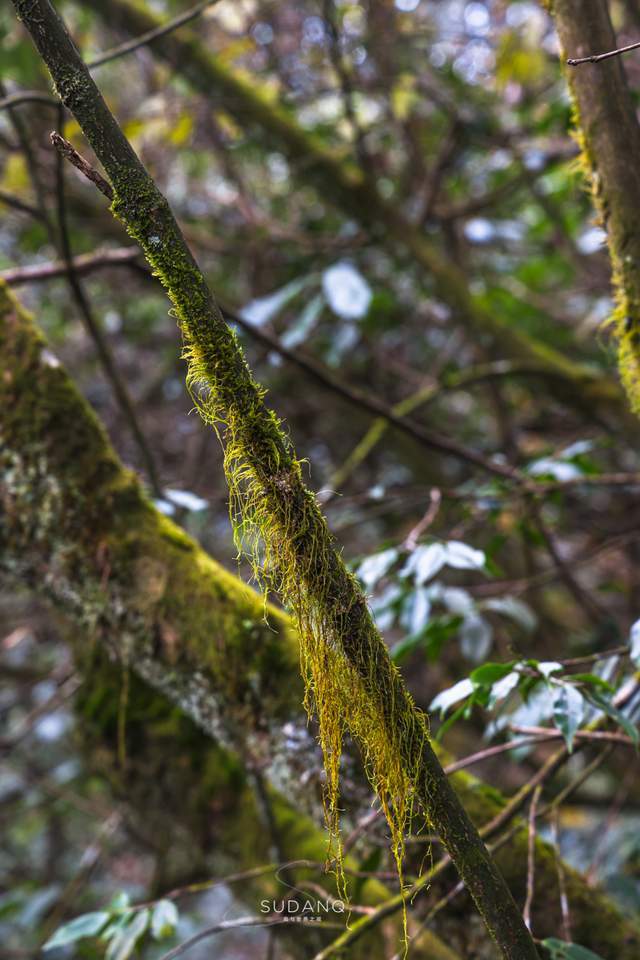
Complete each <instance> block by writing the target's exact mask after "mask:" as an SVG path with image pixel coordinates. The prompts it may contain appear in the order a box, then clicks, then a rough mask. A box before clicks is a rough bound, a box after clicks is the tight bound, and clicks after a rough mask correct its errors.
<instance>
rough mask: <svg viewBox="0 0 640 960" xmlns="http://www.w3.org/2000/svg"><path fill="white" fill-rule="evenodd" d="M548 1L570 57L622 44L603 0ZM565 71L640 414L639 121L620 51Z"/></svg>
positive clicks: (630, 387) (621, 347)
mask: <svg viewBox="0 0 640 960" xmlns="http://www.w3.org/2000/svg"><path fill="white" fill-rule="evenodd" d="M548 6H549V8H550V10H551V12H552V14H553V16H554V19H555V23H556V26H557V30H558V35H559V37H560V43H561V46H562V50H563V57H564V58H565V59H567V58H573V59H577V58H580V57H587V56H590V55H592V54H597V53H604V52H606V51H608V50H613V49H615V48H616V47H617V45H618V44H617V42H616V36H615V33H614V30H613V27H612V25H611V19H610V16H609V9H608V4H606V3H604V2H602V0H553V2H551V3H549V4H548ZM633 55H634V54H631V56H633ZM566 71H567V77H568V81H569V87H570V90H571V95H572V98H573V104H574V119H575V126H576V135H577V139H578V141H579V143H580V145H581V147H582V159H583V167H584V171H585V174H586V176H587V177H588V179H589V181H590V183H591V189H592V193H593V198H594V203H595V205H596V208H597V210H598V212H599V214H600V218H601V223H602V226H603V227H604V229H605V230H606V232H607V241H608V246H609V254H610V257H611V267H612V273H613V287H614V294H615V299H616V309H615V312H614V315H613V317H612V319H611V321H610V322H611V324H612V326H613V329H614V333H615V336H616V339H617V341H618V353H619V363H620V373H621V377H622V381H623V383H624V386H625V389H626V391H627V393H628V395H629V399H630V401H631V405H632V408H633V410H634V411H635V412H636V413H640V229H639V227H638V215H639V213H640V124H638V118H637V115H636V109H635V107H634V104H633V99H632V96H631V91H630V90H629V86H628V83H627V77H626V73H625V68H624V62H623V59H622V57H614V58H612V59H609V60H604V61H602V62H600V63H586V64H582V65H580V66H576V67H567V68H566Z"/></svg>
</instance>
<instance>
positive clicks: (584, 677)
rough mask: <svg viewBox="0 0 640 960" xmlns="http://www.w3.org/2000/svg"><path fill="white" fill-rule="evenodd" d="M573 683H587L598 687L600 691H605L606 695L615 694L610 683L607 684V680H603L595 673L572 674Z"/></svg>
mask: <svg viewBox="0 0 640 960" xmlns="http://www.w3.org/2000/svg"><path fill="white" fill-rule="evenodd" d="M571 682H572V683H576V682H577V683H587V684H589V685H590V686H592V687H597V688H598V689H599V690H603V691H604V692H605V693H614V692H615V691H614V689H613V687H612V686H611V684H610V683H607V681H606V680H603V679H602V677H598V676H597V675H596V674H595V673H572V674H571Z"/></svg>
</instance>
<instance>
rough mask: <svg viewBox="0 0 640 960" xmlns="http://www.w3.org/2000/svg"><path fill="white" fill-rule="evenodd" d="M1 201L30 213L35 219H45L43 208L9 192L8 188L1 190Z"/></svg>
mask: <svg viewBox="0 0 640 960" xmlns="http://www.w3.org/2000/svg"><path fill="white" fill-rule="evenodd" d="M0 203H4V204H6V206H7V207H13V209H14V210H19V211H20V213H28V214H29V216H30V217H33V218H34V219H35V220H44V217H43V215H42V211H41V210H39V209H38V208H37V207H33V206H32V205H31V204H30V203H26V202H25V201H24V200H21V199H20V197H14V196H13V194H12V193H7V191H6V190H0Z"/></svg>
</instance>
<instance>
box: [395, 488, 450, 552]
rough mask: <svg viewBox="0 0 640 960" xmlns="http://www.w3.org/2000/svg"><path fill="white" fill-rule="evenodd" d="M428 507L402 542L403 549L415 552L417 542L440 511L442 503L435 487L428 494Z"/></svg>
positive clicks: (440, 495)
mask: <svg viewBox="0 0 640 960" xmlns="http://www.w3.org/2000/svg"><path fill="white" fill-rule="evenodd" d="M429 499H430V502H429V507H428V508H427V511H426V513H425V515H424V516H423V517H422V519H421V520H420V521H419V523H417V524H416V525H415V527H414V528H413V530H411V531H410V532H409V535H408V536H407V538H406V540H405V541H404V547H405V549H407V550H415V548H416V547H417V546H418V540H419V539H420V537H421V536H422V534H423V533H424V532H425V530H428V529H429V527H430V526H431V524H432V523H433V521H434V520H435V518H436V516H437V513H438V510H439V509H440V504H441V503H442V494H441V493H440V491H439V490H438V488H437V487H433V488H432V490H431V491H430V493H429Z"/></svg>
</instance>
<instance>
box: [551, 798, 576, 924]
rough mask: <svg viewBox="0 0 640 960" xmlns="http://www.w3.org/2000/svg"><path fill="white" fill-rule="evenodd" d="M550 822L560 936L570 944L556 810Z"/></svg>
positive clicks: (567, 902) (566, 897) (567, 901)
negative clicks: (558, 896) (558, 898)
mask: <svg viewBox="0 0 640 960" xmlns="http://www.w3.org/2000/svg"><path fill="white" fill-rule="evenodd" d="M550 821H551V844H552V846H553V852H554V857H555V861H556V874H557V877H558V890H559V891H560V913H561V914H562V936H563V937H564V939H565V940H566V941H567V943H570V942H571V941H572V940H573V937H572V935H571V912H570V909H569V897H568V895H567V884H566V880H565V875H564V864H563V863H562V858H561V856H560V841H559V839H558V809H557V807H555V808H554V809H553V810H552V812H551V816H550Z"/></svg>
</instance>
